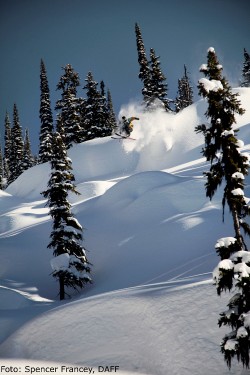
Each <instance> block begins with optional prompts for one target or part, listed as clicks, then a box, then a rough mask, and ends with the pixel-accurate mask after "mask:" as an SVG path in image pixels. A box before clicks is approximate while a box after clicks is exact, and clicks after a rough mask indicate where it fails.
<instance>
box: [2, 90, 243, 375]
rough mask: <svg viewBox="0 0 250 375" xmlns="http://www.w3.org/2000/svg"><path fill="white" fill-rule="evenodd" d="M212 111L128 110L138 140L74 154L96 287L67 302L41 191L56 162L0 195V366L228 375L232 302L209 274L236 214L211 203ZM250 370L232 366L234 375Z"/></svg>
mask: <svg viewBox="0 0 250 375" xmlns="http://www.w3.org/2000/svg"><path fill="white" fill-rule="evenodd" d="M238 91H239V92H240V94H241V96H240V99H241V101H242V106H243V108H245V109H246V112H245V114H244V115H243V116H241V117H237V126H238V127H240V132H239V133H238V134H239V138H240V139H242V140H243V141H244V142H245V146H244V148H243V149H244V150H245V151H246V152H249V150H250V145H249V139H250V138H249V136H250V105H249V103H250V89H247V88H245V89H238ZM205 111H206V103H205V101H203V100H200V101H199V102H197V103H195V104H193V105H192V106H190V107H188V108H186V109H185V110H183V111H182V112H180V113H178V114H177V115H171V114H166V113H164V112H162V111H161V110H158V111H157V112H155V113H150V114H145V113H143V112H142V111H141V108H140V107H139V106H138V105H137V104H129V105H127V106H124V107H123V108H122V109H121V115H126V116H131V115H136V116H138V117H140V121H137V122H135V125H134V132H133V137H134V138H136V140H135V141H131V140H122V141H119V140H113V139H111V138H110V137H107V138H103V139H96V140H93V141H89V142H85V143H82V144H79V145H75V146H74V147H73V148H72V149H70V150H69V156H70V158H71V159H72V165H73V168H74V175H75V177H76V184H77V188H78V191H79V192H80V193H81V195H79V196H70V200H71V203H72V205H73V212H74V214H75V215H76V217H77V219H78V220H79V222H80V223H81V224H82V225H83V226H84V228H86V229H85V230H84V239H85V241H84V245H85V247H86V248H87V249H88V250H89V253H88V257H89V260H90V261H91V262H92V263H93V269H92V277H93V281H94V283H93V285H91V286H88V287H87V288H86V290H85V291H83V293H81V294H77V295H75V296H73V297H72V299H71V300H68V301H66V302H59V301H58V296H57V294H58V285H57V283H56V282H55V280H54V279H53V278H52V277H51V275H50V273H51V267H50V260H51V258H52V252H51V250H48V249H47V244H48V242H49V235H50V231H51V220H50V217H49V216H48V210H47V208H46V207H45V203H46V201H45V200H44V199H43V197H42V196H41V194H40V193H41V191H43V190H44V189H45V188H46V184H47V181H48V177H49V173H50V166H49V164H48V163H47V164H43V165H38V166H36V167H33V168H31V169H30V170H28V171H26V172H24V173H23V174H22V175H21V176H20V177H19V178H18V179H17V180H16V181H15V182H14V183H13V184H12V185H11V186H9V187H8V189H7V191H5V192H1V196H0V199H1V215H0V238H1V250H0V252H1V265H0V274H1V287H0V294H1V299H0V301H1V302H0V308H1V318H0V327H1V341H2V345H1V346H0V356H1V357H2V359H1V360H0V361H1V363H4V359H3V358H12V359H17V358H18V359H19V360H18V361H19V362H15V363H21V365H20V366H21V368H22V371H24V368H25V365H26V364H28V363H29V361H31V360H36V362H35V363H36V364H37V366H40V367H41V366H42V363H44V362H43V361H53V362H55V363H57V364H58V363H60V364H67V363H71V364H75V365H78V366H83V365H86V366H90V367H91V366H94V367H95V370H96V373H98V366H100V365H107V366H111V365H119V366H120V368H119V372H118V374H121V375H122V374H123V371H124V373H129V374H135V373H144V374H152V375H163V374H164V375H165V374H171V375H172V374H178V375H179V374H190V375H195V374H197V375H210V374H216V375H217V374H218V375H219V374H228V373H229V371H228V369H227V368H226V365H225V363H224V361H223V357H222V355H221V354H220V352H219V351H220V348H219V342H220V339H221V338H222V336H223V332H224V330H223V329H218V327H217V318H218V315H219V312H220V311H222V310H223V309H224V308H225V306H226V303H227V301H228V295H226V296H223V297H222V298H218V297H217V296H216V290H215V287H214V286H213V285H212V282H211V272H212V271H213V269H214V268H215V266H216V265H217V263H218V260H219V259H218V257H217V255H216V253H215V249H214V246H215V244H216V241H217V240H218V239H219V238H224V237H229V236H231V235H232V234H233V231H232V223H231V219H230V216H229V215H228V216H227V215H226V218H225V222H224V223H223V222H222V212H221V192H218V193H217V194H216V197H215V198H214V199H213V201H212V202H210V201H209V200H208V199H207V198H206V196H205V191H204V182H205V181H204V178H203V172H204V171H205V170H206V168H208V166H207V165H206V162H205V161H204V159H203V158H201V148H202V143H203V139H202V137H201V136H200V135H197V134H195V132H194V128H195V126H196V125H198V124H200V123H204V121H207V120H206V119H205V118H204V113H205ZM248 179H249V178H247V179H246V185H247V186H246V190H245V191H246V195H247V196H248V197H250V191H249V187H248V183H249V182H248ZM41 313H42V314H41ZM23 323H26V324H25V325H22V324H23ZM18 327H20V329H19V330H18ZM10 334H12V335H11V336H10ZM32 363H33V362H32ZM57 373H61V372H59V368H58V372H57ZM243 373H244V374H246V373H249V372H247V371H245V372H244V371H242V369H241V368H240V367H238V365H237V364H233V368H232V370H231V374H237V375H238V374H243Z"/></svg>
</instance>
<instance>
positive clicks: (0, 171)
mask: <svg viewBox="0 0 250 375" xmlns="http://www.w3.org/2000/svg"><path fill="white" fill-rule="evenodd" d="M4 185H5V184H4V164H3V152H2V146H1V143H0V189H1V190H3V189H4Z"/></svg>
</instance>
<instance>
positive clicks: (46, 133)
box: [38, 60, 53, 163]
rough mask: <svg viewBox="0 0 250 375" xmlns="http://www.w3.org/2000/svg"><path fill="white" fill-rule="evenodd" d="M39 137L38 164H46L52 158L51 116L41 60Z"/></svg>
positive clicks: (47, 86) (48, 94) (45, 77)
mask: <svg viewBox="0 0 250 375" xmlns="http://www.w3.org/2000/svg"><path fill="white" fill-rule="evenodd" d="M40 89H41V95H40V115H39V117H40V120H41V128H40V136H39V141H40V145H39V154H38V158H39V162H40V163H46V162H47V161H50V159H51V156H52V135H53V116H52V110H51V104H50V91H49V84H48V80H47V73H46V68H45V65H44V62H43V60H41V64H40Z"/></svg>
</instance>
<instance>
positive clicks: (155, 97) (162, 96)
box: [148, 48, 172, 112]
mask: <svg viewBox="0 0 250 375" xmlns="http://www.w3.org/2000/svg"><path fill="white" fill-rule="evenodd" d="M150 70H151V78H150V87H151V89H150V91H151V97H150V99H149V103H148V107H149V108H150V107H151V106H153V107H154V105H155V104H156V106H157V102H158V105H159V101H160V102H161V103H162V104H163V105H164V107H165V109H166V111H167V112H171V111H172V110H171V107H170V102H171V100H169V99H168V97H167V92H168V85H167V83H166V77H165V76H164V74H163V73H162V71H161V67H160V61H159V56H156V54H155V50H154V49H153V48H150Z"/></svg>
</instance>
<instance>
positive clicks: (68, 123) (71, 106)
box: [55, 64, 82, 148]
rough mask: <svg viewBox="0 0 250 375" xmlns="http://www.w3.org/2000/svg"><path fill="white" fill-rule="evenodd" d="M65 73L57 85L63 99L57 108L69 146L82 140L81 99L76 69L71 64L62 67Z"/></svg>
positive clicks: (66, 143) (67, 145) (65, 140)
mask: <svg viewBox="0 0 250 375" xmlns="http://www.w3.org/2000/svg"><path fill="white" fill-rule="evenodd" d="M62 69H63V70H64V74H63V75H62V76H61V78H60V80H59V83H58V85H57V90H61V91H62V94H61V99H60V100H58V101H57V103H56V107H55V109H56V110H59V111H60V116H61V119H62V121H63V125H64V131H65V134H64V137H65V138H64V142H65V145H66V147H67V148H69V147H71V146H72V145H73V143H79V142H81V140H82V139H81V136H82V129H81V124H80V122H81V121H80V106H79V99H78V98H77V97H76V93H77V87H78V86H79V85H80V79H79V74H78V73H76V72H75V71H74V69H73V68H72V66H71V65H70V64H68V65H66V66H65V67H63V68H62Z"/></svg>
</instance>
